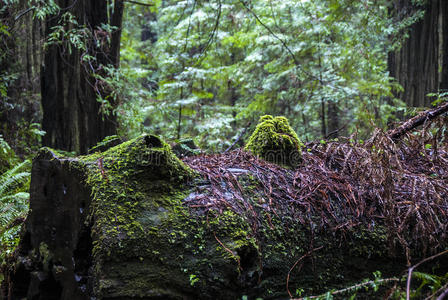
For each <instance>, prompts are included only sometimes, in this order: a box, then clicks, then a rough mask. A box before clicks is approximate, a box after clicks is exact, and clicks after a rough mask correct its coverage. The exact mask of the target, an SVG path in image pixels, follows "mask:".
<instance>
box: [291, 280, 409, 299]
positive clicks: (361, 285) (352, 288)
mask: <svg viewBox="0 0 448 300" xmlns="http://www.w3.org/2000/svg"><path fill="white" fill-rule="evenodd" d="M398 281H400V279H399V278H395V277H392V278H385V279H378V280H370V281H367V282H362V283H358V284H355V285H352V286H349V287H347V288H344V289H341V290H337V291H334V292H331V295H337V294H343V293H346V292H349V291H351V290H357V289H359V288H362V287H364V286H367V285H371V284H377V283H387V282H398ZM322 296H325V295H319V296H309V297H304V298H296V299H292V300H304V299H317V298H320V297H322Z"/></svg>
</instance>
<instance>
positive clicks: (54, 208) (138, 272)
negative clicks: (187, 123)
mask: <svg viewBox="0 0 448 300" xmlns="http://www.w3.org/2000/svg"><path fill="white" fill-rule="evenodd" d="M241 155H247V157H249V154H247V153H246V154H241ZM247 157H245V158H244V159H247ZM306 161H307V160H306V159H305V162H306ZM257 162H258V160H256V159H255V158H254V161H253V162H252V161H251V162H250V163H251V164H252V165H256V164H257ZM257 166H258V168H259V170H260V172H263V168H266V166H262V165H257ZM305 167H306V166H305ZM305 167H304V168H305ZM276 168H278V170H280V168H281V167H276ZM257 170H258V169H257ZM265 171H266V172H268V171H269V170H267V169H265ZM302 171H303V170H302ZM220 172H223V173H226V174H227V175H226V176H227V178H229V181H227V182H222V181H219V178H214V177H213V176H212V175H209V176H207V175H206V174H205V175H204V174H202V176H201V175H200V174H199V173H197V172H196V171H194V170H193V169H191V168H190V167H188V166H187V165H186V164H185V163H183V162H182V161H180V160H179V159H178V158H177V157H176V156H175V155H174V154H173V153H172V152H171V150H170V147H169V146H168V145H167V144H166V143H164V142H163V141H161V140H160V139H159V138H157V137H155V136H152V135H145V136H142V137H139V138H137V139H135V140H132V141H129V142H125V143H123V144H121V145H118V146H115V147H113V148H111V149H109V150H107V151H105V152H98V153H93V154H91V155H88V156H82V157H77V158H67V157H63V156H60V155H58V154H57V153H56V152H55V151H52V150H50V149H43V150H41V151H40V153H39V155H38V156H37V157H36V158H35V160H34V163H33V169H32V182H31V191H30V192H31V203H30V205H31V207H30V208H31V213H30V215H29V217H28V219H27V220H26V223H25V227H24V233H23V237H22V240H21V244H20V246H19V249H18V250H17V253H16V255H15V257H13V258H11V262H10V265H9V266H8V268H7V269H6V270H5V271H4V273H5V278H6V279H5V281H4V284H3V289H2V290H3V293H4V295H5V296H9V297H10V298H7V299H23V298H26V299H42V300H43V299H45V300H49V299H67V300H68V299H70V300H71V299H210V298H217V299H241V297H242V296H243V295H247V296H248V297H249V298H250V299H252V298H254V299H255V298H256V297H261V298H264V299H279V298H288V297H289V296H290V295H292V296H296V295H298V294H300V293H302V294H303V293H306V294H308V295H310V294H315V293H321V292H324V291H326V290H328V289H332V288H341V287H346V286H348V285H350V284H353V283H357V282H359V281H360V280H362V279H363V278H367V277H372V273H373V272H374V271H377V270H381V271H382V272H383V275H384V276H395V275H398V274H399V273H400V272H401V271H403V270H404V269H405V268H406V260H405V258H404V255H403V253H404V252H402V250H400V249H401V248H400V247H396V251H395V253H392V251H391V247H390V245H391V243H390V242H391V241H390V235H389V234H388V233H389V232H390V230H389V229H388V228H387V227H386V224H385V222H382V221H381V218H379V219H378V220H376V223H372V220H371V219H368V218H364V219H365V222H363V221H362V219H363V217H362V216H356V211H358V215H359V214H362V213H359V211H360V210H362V208H354V210H353V211H354V213H353V215H351V213H347V211H343V210H342V207H343V204H342V202H343V201H345V202H350V201H351V200H350V199H345V198H344V197H342V196H341V195H340V196H341V197H337V196H338V195H336V194H335V195H329V194H327V195H326V194H325V191H324V189H322V190H321V191H322V192H320V191H319V190H318V191H317V192H316V193H317V194H319V195H320V197H321V198H322V199H323V201H322V202H319V203H328V207H329V209H330V211H331V213H332V214H334V215H335V218H336V219H340V220H352V221H353V222H352V223H349V221H347V223H346V224H342V222H341V226H340V227H339V228H344V230H340V229H338V228H336V226H333V227H331V226H330V225H331V224H330V223H331V222H330V223H326V222H324V221H323V220H322V218H323V217H324V214H323V212H322V211H323V210H321V211H318V210H316V209H315V208H314V207H312V206H306V205H305V206H304V207H307V209H304V210H297V211H296V212H295V213H294V214H292V213H287V212H286V211H285V210H284V209H282V208H281V207H280V206H275V205H273V204H272V203H271V202H272V201H274V200H273V199H271V198H270V196H269V194H266V193H265V190H266V189H264V188H263V187H262V186H261V185H260V178H262V177H260V176H258V175H259V174H258V175H257V174H256V173H257V172H258V171H257V172H254V171H251V170H247V169H238V168H228V169H226V170H220ZM285 172H286V171H285ZM288 172H290V171H288ZM291 172H292V171H291ZM297 172H301V170H298V171H297ZM279 174H280V173H279ZM296 174H299V173H296ZM279 176H280V175H279ZM332 176H333V175H332ZM333 177H334V178H328V181H331V180H336V179H335V178H336V177H337V175H334V176H333ZM294 180H295V181H296V180H297V181H300V180H302V181H304V180H305V179H304V178H303V177H302V179H300V178H299V177H297V178H296V179H294ZM216 186H218V187H221V188H222V189H221V190H216ZM226 189H227V191H226ZM235 189H237V190H238V191H239V192H238V193H234V192H233V191H234V190H235ZM204 199H205V200H204ZM217 202H219V203H221V204H223V203H224V204H226V203H227V206H226V205H215V204H216V203H217ZM290 205H291V206H292V205H295V203H294V202H293V201H291V202H290ZM319 205H321V204H319ZM322 205H324V204H322ZM210 207H213V208H214V209H210ZM235 207H240V208H241V209H235ZM275 208H277V209H275ZM344 222H346V221H344ZM330 227H331V228H332V229H331V230H330V229H329V228H330ZM415 247H417V246H415ZM416 249H417V248H416ZM414 252H416V251H414ZM419 256H422V253H420V255H418V254H415V253H414V257H419Z"/></svg>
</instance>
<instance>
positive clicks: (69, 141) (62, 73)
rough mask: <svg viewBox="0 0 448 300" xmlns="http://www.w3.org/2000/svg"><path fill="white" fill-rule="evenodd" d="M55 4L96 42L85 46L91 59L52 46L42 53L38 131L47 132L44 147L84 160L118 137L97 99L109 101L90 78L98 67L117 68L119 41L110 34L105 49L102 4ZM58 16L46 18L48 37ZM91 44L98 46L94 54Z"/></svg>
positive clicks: (112, 118) (61, 1)
mask: <svg viewBox="0 0 448 300" xmlns="http://www.w3.org/2000/svg"><path fill="white" fill-rule="evenodd" d="M120 2H121V1H120ZM57 4H58V5H59V6H60V7H66V8H69V9H68V12H70V13H71V14H73V16H74V17H75V18H76V20H77V22H78V24H79V25H80V26H86V27H87V28H88V30H89V31H90V33H91V34H92V37H94V38H95V39H96V41H87V42H88V43H91V44H92V45H89V46H88V49H89V51H91V53H82V51H81V50H79V49H76V48H75V47H73V46H72V47H71V48H72V50H71V52H70V51H69V50H68V49H67V47H64V46H60V45H54V44H53V45H50V46H49V47H48V49H47V51H46V52H45V58H44V66H43V68H42V71H41V91H42V108H43V122H42V127H43V130H44V131H46V135H45V136H44V138H43V144H44V145H45V146H50V147H52V148H57V149H62V150H67V151H76V152H77V153H81V154H85V153H87V150H88V149H89V148H90V147H92V146H94V145H95V144H96V143H97V142H99V141H101V140H102V139H103V138H104V137H106V136H109V135H113V134H115V133H116V128H117V121H116V116H115V115H114V113H113V112H110V113H109V114H107V115H106V114H103V113H101V111H100V110H101V104H100V103H99V102H98V101H97V97H98V96H102V97H104V96H107V92H106V91H104V90H102V89H101V88H100V87H99V85H98V84H97V82H96V80H95V79H94V78H93V76H92V72H101V68H100V66H101V65H107V64H111V65H114V66H117V64H118V59H119V56H118V53H119V36H120V35H119V33H113V38H112V40H113V42H112V44H111V45H110V48H107V43H106V39H105V35H107V33H106V32H104V31H103V30H102V29H101V28H100V26H101V24H107V23H108V18H107V1H106V0H99V1H88V0H78V1H76V2H75V3H74V4H73V1H68V0H59V1H57ZM118 9H120V7H118ZM61 13H62V12H61ZM61 13H60V14H61ZM121 13H122V12H121ZM60 14H59V15H58V16H50V17H48V19H47V24H46V25H47V26H46V36H48V34H49V33H50V32H51V31H52V27H53V26H56V25H57V24H58V22H59V21H60V17H61V15H60ZM114 15H115V12H114ZM119 21H121V18H119V16H117V17H116V19H114V22H115V23H116V24H115V25H118V22H119ZM65 26H66V25H65ZM120 26H121V24H120ZM95 42H97V43H98V44H101V46H100V47H99V48H98V47H97V46H96V45H95V44H96V43H95ZM84 54H89V55H92V56H94V57H95V58H96V61H95V62H94V63H93V65H92V64H90V65H89V64H87V63H83V62H82V56H83V55H84ZM112 105H114V104H113V103H112Z"/></svg>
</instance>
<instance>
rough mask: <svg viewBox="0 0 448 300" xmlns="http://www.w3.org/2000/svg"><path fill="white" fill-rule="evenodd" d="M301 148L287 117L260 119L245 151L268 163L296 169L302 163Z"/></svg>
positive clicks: (266, 116)
mask: <svg viewBox="0 0 448 300" xmlns="http://www.w3.org/2000/svg"><path fill="white" fill-rule="evenodd" d="M301 146H302V143H301V142H300V140H299V138H298V136H297V134H296V132H295V131H294V129H292V128H291V126H290V125H289V122H288V119H286V118H285V117H272V116H270V115H265V116H262V117H260V120H259V122H258V125H257V127H256V128H255V131H254V132H253V134H252V135H251V137H250V138H249V141H248V142H247V144H246V147H245V149H246V150H248V151H250V152H252V154H254V155H256V156H259V157H261V158H263V159H264V160H266V161H269V162H273V163H276V164H279V165H284V166H290V167H296V166H298V165H299V164H300V162H301V161H302V155H301Z"/></svg>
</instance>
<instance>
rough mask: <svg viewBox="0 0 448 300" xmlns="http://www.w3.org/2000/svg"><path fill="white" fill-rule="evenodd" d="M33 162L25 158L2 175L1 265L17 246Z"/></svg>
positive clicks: (0, 178) (24, 213) (0, 208)
mask: <svg viewBox="0 0 448 300" xmlns="http://www.w3.org/2000/svg"><path fill="white" fill-rule="evenodd" d="M30 167H31V162H30V161H29V160H25V161H23V162H21V163H19V164H17V165H16V166H14V167H13V168H11V169H9V170H8V171H6V172H4V173H3V174H1V175H0V265H1V264H2V263H3V262H4V260H5V257H6V256H7V255H8V254H10V253H11V252H12V251H13V250H14V248H15V247H16V246H17V243H18V241H19V230H20V226H18V225H20V224H21V222H16V220H20V218H24V217H25V216H26V214H27V212H28V200H29V193H28V189H29V185H30V177H31V176H30V175H31V174H30V172H29V171H30Z"/></svg>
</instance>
